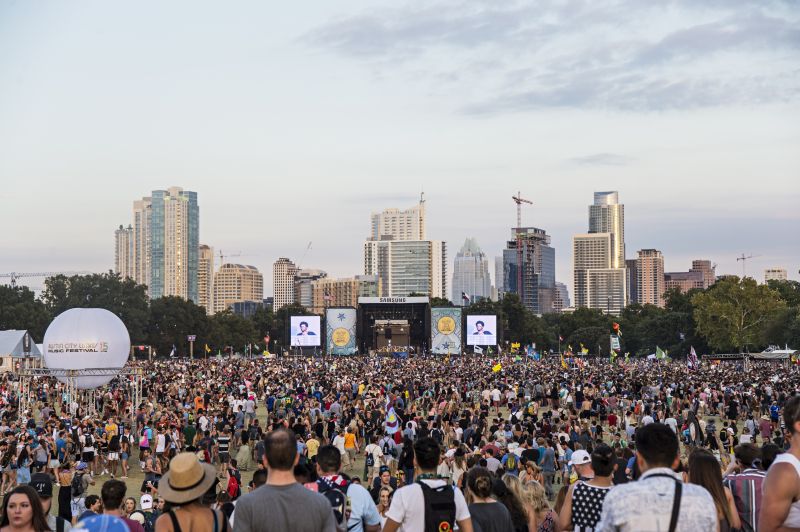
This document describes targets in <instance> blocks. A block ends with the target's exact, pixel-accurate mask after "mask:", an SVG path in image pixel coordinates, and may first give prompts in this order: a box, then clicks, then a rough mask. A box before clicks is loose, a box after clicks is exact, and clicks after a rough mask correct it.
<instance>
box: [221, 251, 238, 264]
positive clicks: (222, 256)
mask: <svg viewBox="0 0 800 532" xmlns="http://www.w3.org/2000/svg"><path fill="white" fill-rule="evenodd" d="M241 256H242V252H241V251H239V252H238V253H231V254H230V255H225V254H223V253H222V250H219V266H220V268H221V267H222V265H223V264H225V257H228V258H231V257H241Z"/></svg>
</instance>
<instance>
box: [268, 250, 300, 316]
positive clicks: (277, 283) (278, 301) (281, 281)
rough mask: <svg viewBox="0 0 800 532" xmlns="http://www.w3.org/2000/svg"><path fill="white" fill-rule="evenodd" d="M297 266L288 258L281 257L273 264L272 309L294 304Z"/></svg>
mask: <svg viewBox="0 0 800 532" xmlns="http://www.w3.org/2000/svg"><path fill="white" fill-rule="evenodd" d="M296 274H297V266H296V265H295V264H294V262H292V261H290V260H289V259H287V258H286V257H281V258H279V259H278V260H276V261H275V262H274V263H273V264H272V291H273V301H272V309H273V310H275V311H277V310H278V309H280V308H281V307H285V306H286V305H291V304H292V303H294V277H295V275H296Z"/></svg>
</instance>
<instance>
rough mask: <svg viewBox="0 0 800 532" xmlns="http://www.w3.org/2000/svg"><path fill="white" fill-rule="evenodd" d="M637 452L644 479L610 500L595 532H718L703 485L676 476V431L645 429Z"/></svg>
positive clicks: (658, 426) (614, 492)
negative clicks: (686, 482) (649, 531)
mask: <svg viewBox="0 0 800 532" xmlns="http://www.w3.org/2000/svg"><path fill="white" fill-rule="evenodd" d="M636 447H637V453H636V463H637V465H638V469H639V471H640V472H641V476H640V477H639V479H638V480H637V481H636V482H629V483H627V484H623V485H622V486H617V487H615V488H613V489H612V490H611V491H610V492H609V493H608V495H606V498H605V499H604V501H603V510H602V513H601V516H600V522H599V523H598V524H597V527H596V530H598V531H602V532H612V531H624V532H633V531H636V530H675V531H678V532H715V531H716V530H717V527H718V521H717V510H716V507H715V506H714V500H713V499H712V498H711V495H710V494H709V493H708V491H707V490H706V489H705V488H703V487H701V486H697V485H694V484H684V483H683V481H682V479H681V478H680V476H679V475H678V474H676V473H675V472H674V471H673V468H675V467H676V466H677V465H678V462H679V461H680V457H679V456H678V451H679V443H678V437H677V436H676V435H675V433H674V432H672V429H670V428H669V427H668V426H667V425H664V424H661V423H650V424H649V425H647V426H644V427H641V428H639V429H638V430H637V431H636Z"/></svg>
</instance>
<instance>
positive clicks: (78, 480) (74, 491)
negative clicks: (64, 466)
mask: <svg viewBox="0 0 800 532" xmlns="http://www.w3.org/2000/svg"><path fill="white" fill-rule="evenodd" d="M69 486H70V495H72V497H73V498H75V499H77V498H78V497H80V496H81V494H82V493H83V476H82V475H79V474H77V473H75V474H74V475H72V482H70V484H69Z"/></svg>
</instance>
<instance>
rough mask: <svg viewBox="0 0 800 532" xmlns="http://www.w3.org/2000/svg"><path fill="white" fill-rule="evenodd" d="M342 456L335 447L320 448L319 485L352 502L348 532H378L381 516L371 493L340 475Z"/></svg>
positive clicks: (318, 460)
mask: <svg viewBox="0 0 800 532" xmlns="http://www.w3.org/2000/svg"><path fill="white" fill-rule="evenodd" d="M341 467H342V455H341V453H339V450H338V449H337V448H336V447H334V446H333V445H324V446H322V447H320V449H319V452H318V453H317V475H318V476H319V479H320V480H319V481H318V484H322V485H323V486H324V487H326V488H335V489H338V490H340V491H342V492H343V493H344V494H346V496H347V498H348V499H349V501H350V519H349V520H348V521H347V530H348V532H361V531H364V532H378V531H379V530H380V524H381V516H380V515H378V509H377V508H376V506H375V503H374V502H373V501H372V497H371V496H370V494H369V492H368V491H367V490H366V489H364V487H363V486H361V485H360V484H355V483H353V482H350V481H349V480H348V479H347V478H346V477H344V476H342V475H341V474H340V469H341Z"/></svg>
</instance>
